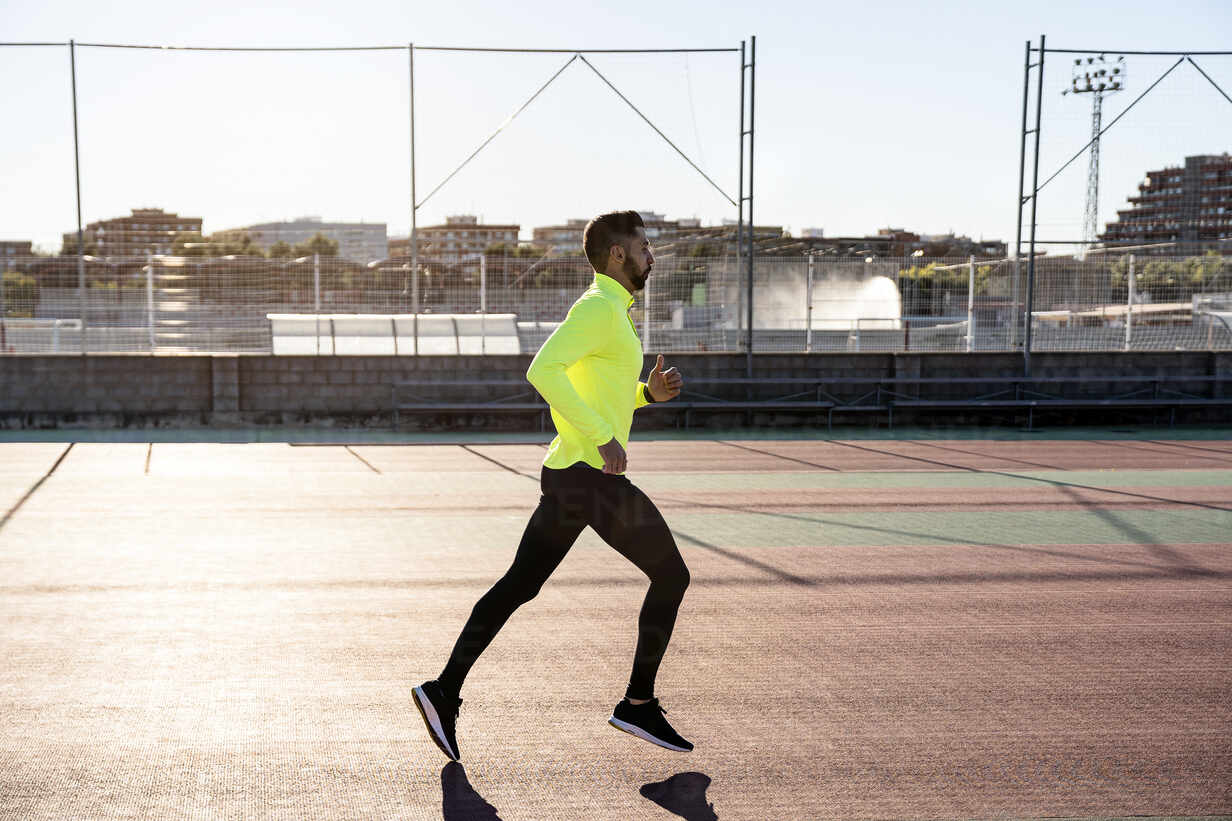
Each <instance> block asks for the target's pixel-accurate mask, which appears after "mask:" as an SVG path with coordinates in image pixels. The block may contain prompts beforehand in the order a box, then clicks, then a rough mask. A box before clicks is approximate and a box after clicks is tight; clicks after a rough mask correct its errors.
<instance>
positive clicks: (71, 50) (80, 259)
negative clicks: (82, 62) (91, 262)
mask: <svg viewBox="0 0 1232 821" xmlns="http://www.w3.org/2000/svg"><path fill="white" fill-rule="evenodd" d="M68 63H69V72H70V75H71V79H72V87H73V171H74V174H75V177H76V180H77V292H78V297H79V299H80V302H81V308H80V310H81V353H82V355H83V356H84V355H85V353H86V324H87V323H86V244H85V237H84V235H83V233H82V230H81V151H80V149H79V148H78V142H77V43H76V41H74V40H69V41H68Z"/></svg>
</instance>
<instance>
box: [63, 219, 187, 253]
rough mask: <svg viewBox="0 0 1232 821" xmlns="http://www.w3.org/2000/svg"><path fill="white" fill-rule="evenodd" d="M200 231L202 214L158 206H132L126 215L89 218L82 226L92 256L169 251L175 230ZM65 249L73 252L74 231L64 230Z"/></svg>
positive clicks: (179, 232) (177, 231) (83, 237)
mask: <svg viewBox="0 0 1232 821" xmlns="http://www.w3.org/2000/svg"><path fill="white" fill-rule="evenodd" d="M182 233H195V234H199V233H201V217H181V216H180V215H179V214H174V213H168V212H166V211H164V210H162V209H161V208H134V209H132V213H131V214H130V215H129V216H127V217H113V218H111V219H106V220H99V221H98V222H92V223H90V224H89V225H87V226H85V227H84V228H83V229H82V239H83V240H84V242H85V247H86V249H87V250H88V251H90V252H92V253H93V254H94V255H95V256H100V257H131V256H143V255H145V254H147V253H149V254H170V253H171V243H172V242H173V241H174V240H175V236H176V234H182ZM63 247H64V252H65V253H76V249H77V232H76V231H66V232H65V233H64V246H63Z"/></svg>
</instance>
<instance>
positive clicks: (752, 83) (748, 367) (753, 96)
mask: <svg viewBox="0 0 1232 821" xmlns="http://www.w3.org/2000/svg"><path fill="white" fill-rule="evenodd" d="M756 103H757V36H756V35H754V36H752V37H750V38H749V230H748V234H747V235H746V241H747V242H748V244H749V245H748V251H747V252H746V254H745V256H746V257H747V259H746V260H745V264H746V265H748V266H749V280H748V297H747V300H748V312H749V346H748V350H747V351H746V352H745V371H746V373H745V376H746V378H748V379H752V378H753V226H754V225H755V223H754V221H753V131H754V130H755V127H754V123H755V119H756V115H755V112H756V110H757V107H756ZM752 390H753V385H752V383H750V384H749V397H750V398H752Z"/></svg>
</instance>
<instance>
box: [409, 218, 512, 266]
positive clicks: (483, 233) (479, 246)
mask: <svg viewBox="0 0 1232 821" xmlns="http://www.w3.org/2000/svg"><path fill="white" fill-rule="evenodd" d="M521 230H522V227H521V226H520V225H486V224H481V223H480V222H479V218H478V217H475V216H471V215H470V214H463V215H460V216H456V217H446V218H445V224H444V225H424V226H420V227H417V228H416V229H415V236H416V239H417V241H418V245H419V253H420V254H421V255H424V256H436V257H458V256H465V255H467V254H481V253H483V252H484V251H486V250H488V248H490V247H491V246H493V245H505V246H508V247H509V250H510V252H512V251H513V249H514V248H516V247H517V245H518V232H519V231H521ZM410 247H411V240H410V238H409V237H397V238H395V239H391V240H390V241H389V255H390V256H395V257H400V256H410V253H411V250H410Z"/></svg>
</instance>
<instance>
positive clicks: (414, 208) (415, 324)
mask: <svg viewBox="0 0 1232 821" xmlns="http://www.w3.org/2000/svg"><path fill="white" fill-rule="evenodd" d="M406 53H407V58H408V60H409V62H410V80H411V242H410V245H411V313H412V314H413V316H412V319H411V327H412V329H413V330H412V333H413V334H414V337H415V355H416V356H418V355H419V238H418V237H417V236H416V235H415V216H416V214H417V212H418V211H419V206H418V205H417V204H416V202H415V44H414V43H408V44H407V47H406Z"/></svg>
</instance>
